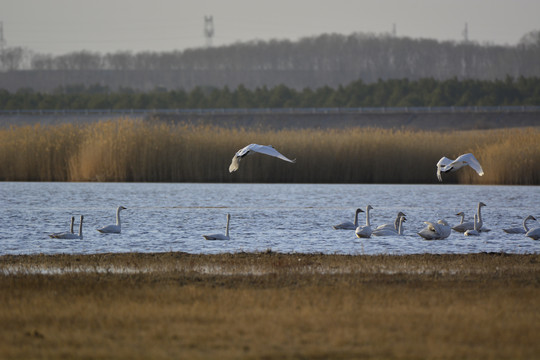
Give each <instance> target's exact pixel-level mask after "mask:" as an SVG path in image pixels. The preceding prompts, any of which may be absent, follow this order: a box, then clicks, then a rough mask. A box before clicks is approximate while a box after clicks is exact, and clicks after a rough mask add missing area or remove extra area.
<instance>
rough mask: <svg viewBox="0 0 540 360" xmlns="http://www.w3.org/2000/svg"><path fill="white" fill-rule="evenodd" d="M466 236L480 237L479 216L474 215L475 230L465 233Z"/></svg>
mask: <svg viewBox="0 0 540 360" xmlns="http://www.w3.org/2000/svg"><path fill="white" fill-rule="evenodd" d="M463 235H465V236H479V235H480V231H478V215H476V214H474V228H473V229H472V230H470V229H469V230H467V231H465V232H464V233H463Z"/></svg>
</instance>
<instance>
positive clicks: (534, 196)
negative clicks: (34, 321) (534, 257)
mask: <svg viewBox="0 0 540 360" xmlns="http://www.w3.org/2000/svg"><path fill="white" fill-rule="evenodd" d="M479 201H483V202H484V203H486V204H487V206H486V207H484V208H483V209H482V217H483V220H484V226H485V227H487V228H490V229H491V231H490V232H487V233H482V235H481V236H479V237H470V238H469V237H466V236H464V235H463V234H461V233H457V232H452V234H451V235H450V237H449V238H448V239H446V240H441V241H426V240H423V239H422V238H421V237H420V236H418V235H417V232H418V231H419V230H421V229H422V228H423V227H424V224H423V221H426V220H430V221H436V220H438V219H441V218H444V219H446V220H447V221H448V222H449V223H450V224H451V225H454V224H456V223H458V220H459V218H458V217H457V216H456V215H455V214H456V213H457V212H459V211H464V212H465V213H466V217H467V218H466V221H467V220H472V217H473V214H474V212H475V211H476V207H477V204H478V202H479ZM0 203H1V207H0V224H1V225H0V229H1V230H2V231H1V232H0V255H5V254H36V253H44V254H58V253H67V254H92V253H105V252H113V253H116V252H167V251H183V252H188V253H196V254H210V253H236V252H257V251H266V250H269V249H270V250H272V251H274V252H284V253H291V252H301V253H326V254H417V253H435V254H450V253H453V254H455V253H458V254H465V253H480V252H506V253H538V252H540V241H534V240H531V239H529V238H527V237H525V235H509V234H506V233H504V232H503V231H502V229H503V228H505V227H513V226H520V225H521V223H522V220H523V218H524V217H526V216H527V215H529V214H531V215H534V216H535V217H537V218H540V188H539V187H534V186H468V185H446V184H440V185H439V184H438V185H320V184H316V185H314V184H193V183H179V184H163V183H39V182H36V183H28V182H3V183H0ZM368 204H371V205H372V206H373V210H372V211H371V223H372V225H374V226H377V225H380V224H382V223H388V222H393V220H394V218H395V216H396V214H397V212H398V211H403V212H404V213H405V214H406V215H407V222H406V223H405V226H404V236H393V237H371V238H370V239H358V238H356V236H355V234H354V231H352V230H334V229H333V228H332V225H335V224H338V223H341V222H344V221H347V220H348V221H353V217H354V211H355V209H356V208H358V207H360V208H363V209H365V207H366V205H368ZM119 205H123V206H125V207H127V210H124V211H122V213H121V218H122V233H121V234H109V235H106V234H101V233H99V232H98V231H96V229H97V228H98V227H101V226H104V225H108V224H112V223H114V222H115V212H116V207H117V206H119ZM227 213H230V214H231V224H230V236H231V240H229V241H207V240H204V239H203V237H202V235H203V234H209V233H216V232H219V233H224V232H225V223H226V214H227ZM81 214H82V215H84V228H83V235H84V240H61V239H51V238H49V237H48V234H49V233H52V232H59V231H67V230H68V229H69V221H70V218H71V216H76V223H75V232H77V230H78V223H79V215H81ZM360 215H361V217H360V220H359V222H360V223H362V224H363V223H365V215H364V213H361V214H360Z"/></svg>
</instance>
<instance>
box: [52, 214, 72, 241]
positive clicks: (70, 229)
mask: <svg viewBox="0 0 540 360" xmlns="http://www.w3.org/2000/svg"><path fill="white" fill-rule="evenodd" d="M74 223H75V216H72V217H71V222H70V224H69V232H57V233H52V234H49V237H50V238H55V239H63V236H64V235H66V234H73V224H74Z"/></svg>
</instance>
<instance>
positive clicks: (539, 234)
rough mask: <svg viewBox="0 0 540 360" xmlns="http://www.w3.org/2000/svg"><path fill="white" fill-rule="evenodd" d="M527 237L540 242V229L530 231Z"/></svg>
mask: <svg viewBox="0 0 540 360" xmlns="http://www.w3.org/2000/svg"><path fill="white" fill-rule="evenodd" d="M525 236H528V237H530V238H531V239H533V240H540V227H536V228H534V229H530V230H529V231H527V233H526V234H525Z"/></svg>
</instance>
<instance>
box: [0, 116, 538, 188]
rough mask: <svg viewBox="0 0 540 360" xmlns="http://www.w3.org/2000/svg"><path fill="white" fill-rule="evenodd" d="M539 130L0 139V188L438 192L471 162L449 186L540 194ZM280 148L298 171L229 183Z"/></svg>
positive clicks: (260, 166) (175, 129)
mask: <svg viewBox="0 0 540 360" xmlns="http://www.w3.org/2000/svg"><path fill="white" fill-rule="evenodd" d="M539 139H540V130H539V129H537V128H528V129H503V130H483V131H455V132H444V133H441V132H430V131H415V132H413V131H407V130H390V129H375V128H370V129H366V128H347V129H325V130H318V129H297V130H281V131H272V130H246V129H227V128H220V127H215V126H190V125H174V124H168V123H163V122H145V121H142V120H134V119H123V120H117V121H105V122H100V123H95V124H89V125H74V124H63V125H54V126H40V125H35V126H22V127H11V128H9V129H1V130H0V180H8V181H17V180H36V181H164V182H181V181H186V182H188V181H192V182H232V181H239V182H304V183H310V182H319V183H432V182H436V181H437V180H436V177H435V164H436V162H437V161H438V159H439V158H440V157H442V156H447V157H450V158H452V157H456V156H458V155H460V154H462V153H466V152H473V153H474V154H475V156H476V157H477V158H478V159H479V161H480V162H481V163H482V165H483V168H484V171H485V173H486V175H485V176H484V177H479V176H477V175H476V173H474V172H473V171H470V169H465V170H461V171H460V172H458V173H457V174H456V175H454V174H452V175H447V176H446V178H445V181H446V182H460V183H472V184H540V166H538V164H540V147H538V142H539ZM249 143H260V144H272V145H274V146H275V147H276V148H277V149H279V150H280V151H281V152H282V153H283V154H285V155H286V156H288V157H291V158H296V159H297V163H296V164H294V165H292V164H288V163H283V162H281V161H277V160H276V159H273V158H269V157H267V156H254V157H251V158H250V159H249V161H245V162H244V163H242V168H241V171H238V172H236V173H234V174H229V173H228V171H227V168H228V165H229V163H230V161H231V158H232V156H233V154H234V153H235V152H236V151H237V150H238V149H240V148H241V147H243V146H245V145H247V144H249Z"/></svg>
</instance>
